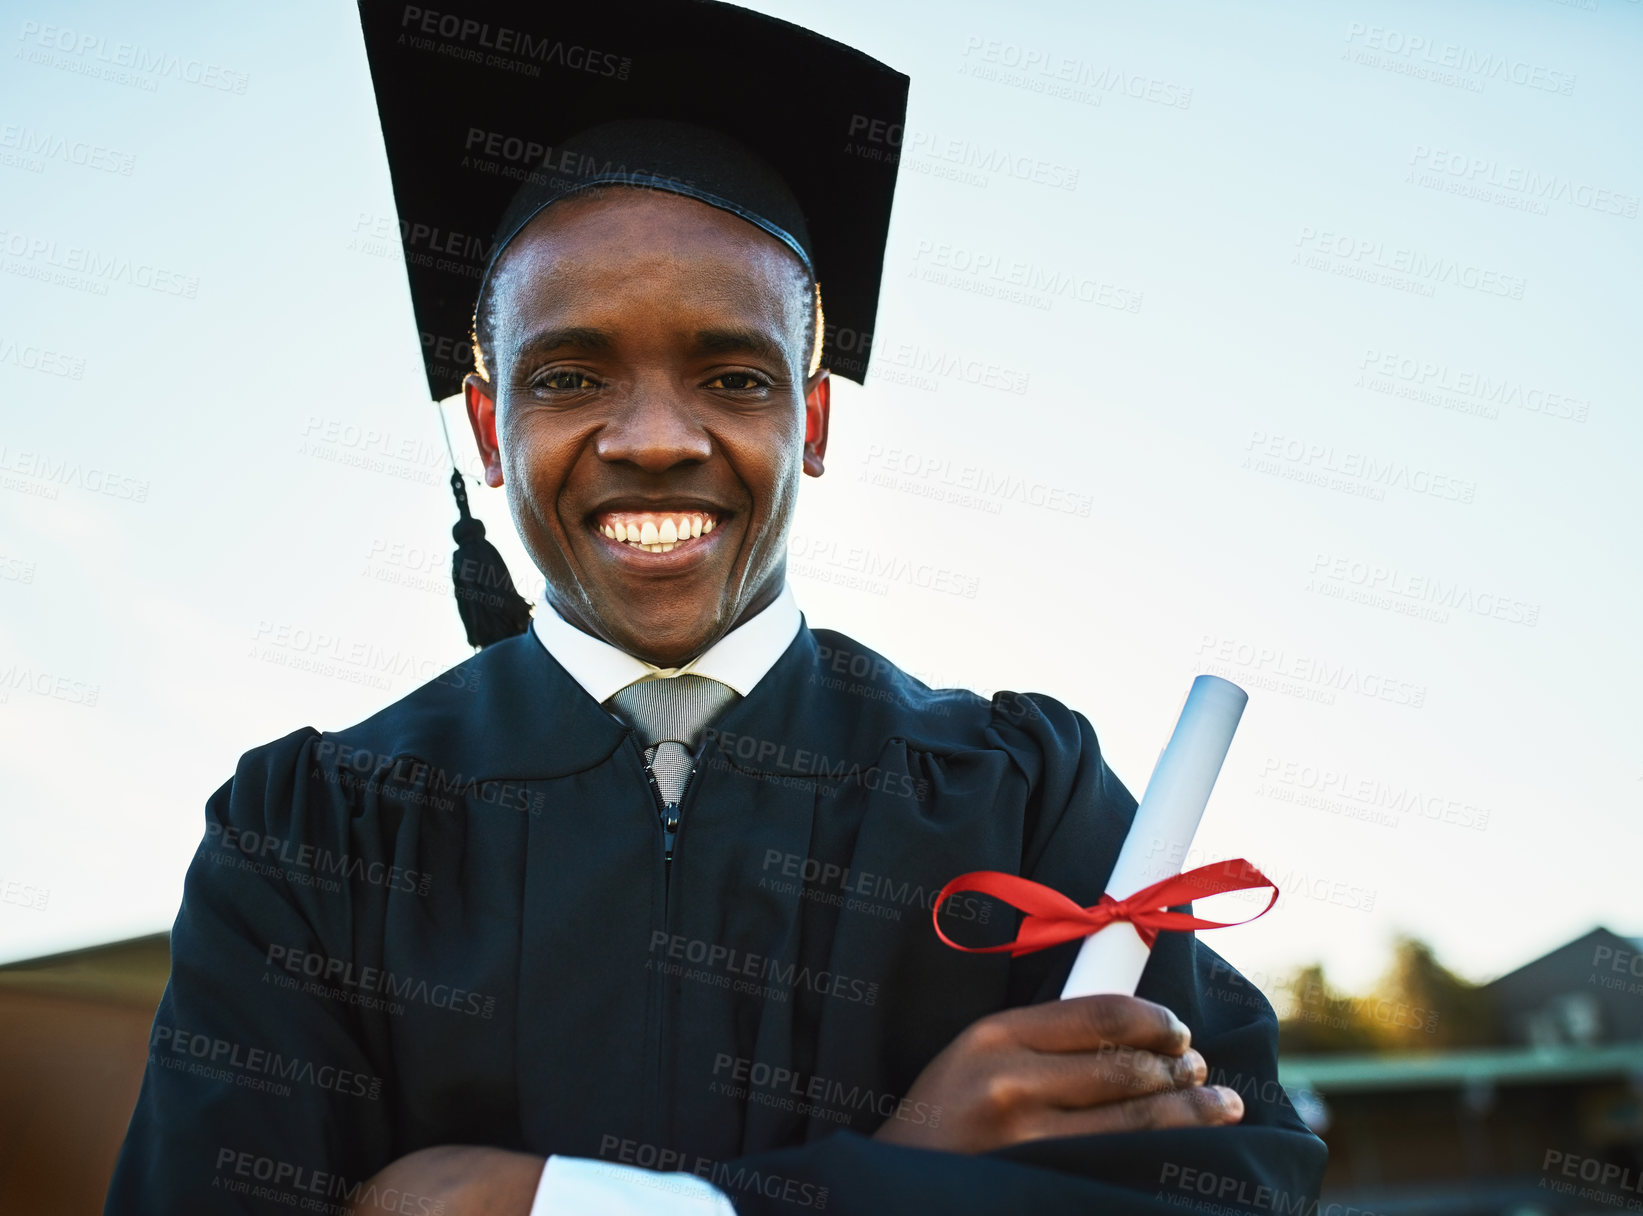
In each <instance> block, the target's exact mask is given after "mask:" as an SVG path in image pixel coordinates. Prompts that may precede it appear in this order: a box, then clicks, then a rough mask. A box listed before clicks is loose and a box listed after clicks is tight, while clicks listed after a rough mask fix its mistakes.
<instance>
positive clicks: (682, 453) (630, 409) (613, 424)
mask: <svg viewBox="0 0 1643 1216" xmlns="http://www.w3.org/2000/svg"><path fill="white" fill-rule="evenodd" d="M594 451H595V452H596V453H597V454H598V456H599V459H600V460H604V461H609V462H611V463H627V464H632V465H637V466H638V467H639V468H641V469H643V470H645V471H646V472H647V473H665V472H667V470H669V469H671V468H673V467H674V466H675V465H680V464H700V463H702V462H704V461H706V460H707V459H708V457H709V456H711V455H712V454H713V442H712V440H711V439H710V438H709V437H708V434H707V432H706V431H705V430H703V429H702V427H701V424H700V423H699V422H698V421H697V419H696V417H695V415H694V413H693V412H692V411H691V409H690V407H689V405H688V403H686V402H684V401H681V400H679V399H678V397H677V396H676V395H675V394H673V393H671V392H669V391H668V389H667V388H666V387H663V386H650V387H644V386H639V387H637V389H636V391H635V392H634V393H633V394H632V395H631V396H630V397H628V399H627V400H626V401H624V402H622V404H621V405H620V406H618V407H617V409H616V412H615V414H614V415H613V416H612V418H611V420H610V421H609V422H608V423H606V424H605V426H604V427H603V428H602V429H601V430H600V432H599V435H598V437H597V438H596V439H595V440H594Z"/></svg>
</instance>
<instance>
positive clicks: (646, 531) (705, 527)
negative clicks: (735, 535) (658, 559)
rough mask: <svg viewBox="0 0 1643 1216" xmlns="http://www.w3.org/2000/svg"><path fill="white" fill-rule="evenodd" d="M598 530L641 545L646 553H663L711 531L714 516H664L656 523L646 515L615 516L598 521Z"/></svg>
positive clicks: (629, 543) (638, 547)
mask: <svg viewBox="0 0 1643 1216" xmlns="http://www.w3.org/2000/svg"><path fill="white" fill-rule="evenodd" d="M600 531H602V532H603V533H604V534H605V535H606V536H608V537H610V538H611V539H612V540H618V541H621V542H622V543H623V544H628V545H632V546H633V547H634V548H636V549H643V550H644V551H645V552H646V553H666V552H668V551H669V550H671V549H672V548H673V547H674V546H675V545H677V544H680V543H683V542H684V541H687V540H694V539H695V538H696V537H698V536H703V535H705V534H707V533H709V532H711V531H713V519H712V518H711V517H710V516H703V515H680V516H678V517H677V518H674V517H671V516H664V517H663V518H662V522H661V525H660V526H659V527H658V526H657V524H656V523H655V521H653V520H649V519H647V520H645V521H644V522H643V523H624V522H622V521H621V520H614V521H612V522H611V523H608V524H603V525H601V526H600Z"/></svg>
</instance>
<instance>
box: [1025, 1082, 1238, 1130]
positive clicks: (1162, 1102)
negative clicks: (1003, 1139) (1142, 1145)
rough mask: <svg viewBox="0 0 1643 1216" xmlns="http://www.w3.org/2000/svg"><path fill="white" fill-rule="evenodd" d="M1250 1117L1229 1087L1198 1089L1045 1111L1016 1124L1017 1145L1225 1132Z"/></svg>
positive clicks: (1200, 1086) (1197, 1087) (1204, 1087)
mask: <svg viewBox="0 0 1643 1216" xmlns="http://www.w3.org/2000/svg"><path fill="white" fill-rule="evenodd" d="M1243 1117H1244V1100H1243V1099H1242V1098H1240V1097H1239V1096H1238V1091H1237V1090H1235V1089H1228V1088H1227V1087H1226V1086H1224V1085H1197V1086H1191V1087H1188V1088H1186V1089H1175V1090H1170V1091H1168V1092H1166V1093H1156V1094H1148V1095H1147V1096H1146V1097H1142V1098H1131V1099H1129V1100H1128V1101H1125V1102H1113V1103H1109V1104H1107V1105H1104V1106H1092V1107H1089V1108H1087V1109H1085V1110H1043V1111H1039V1112H1036V1113H1035V1114H1029V1115H1025V1116H1023V1117H1022V1118H1018V1119H1016V1120H1014V1121H1013V1122H1012V1124H1011V1125H1010V1126H1011V1133H1010V1134H1011V1137H1012V1139H1011V1143H1018V1142H1020V1141H1022V1140H1039V1139H1044V1138H1046V1137H1050V1136H1091V1135H1105V1134H1110V1133H1114V1132H1138V1131H1161V1130H1165V1129H1168V1128H1180V1127H1222V1126H1226V1125H1228V1124H1232V1123H1237V1122H1238V1121H1239V1120H1240V1119H1242V1118H1243Z"/></svg>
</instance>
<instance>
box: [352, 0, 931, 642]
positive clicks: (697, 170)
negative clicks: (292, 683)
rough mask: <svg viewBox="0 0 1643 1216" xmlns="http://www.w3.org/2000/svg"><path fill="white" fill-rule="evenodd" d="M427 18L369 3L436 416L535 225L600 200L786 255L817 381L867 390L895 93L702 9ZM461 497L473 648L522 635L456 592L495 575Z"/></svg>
mask: <svg viewBox="0 0 1643 1216" xmlns="http://www.w3.org/2000/svg"><path fill="white" fill-rule="evenodd" d="M434 3H436V4H439V5H440V7H438V8H434V7H422V6H419V5H414V4H407V3H404V2H403V0H360V21H361V24H362V25H363V27H364V33H365V50H366V54H367V57H368V58H369V60H370V65H371V78H372V83H373V84H374V86H375V88H376V96H377V109H378V112H379V114H380V116H381V120H382V134H383V139H384V142H385V144H386V147H387V152H388V168H389V172H390V174H391V176H392V178H393V188H394V203H395V206H396V208H397V209H398V212H399V223H400V237H401V241H402V243H403V245H404V249H405V265H406V272H407V275H408V277H409V279H410V287H411V303H412V307H413V309H414V311H415V313H416V321H417V328H418V330H419V331H420V336H421V341H422V354H423V361H424V364H425V367H426V370H427V374H428V388H429V391H430V392H431V393H432V394H433V397H434V399H435V400H436V401H437V400H442V399H444V398H446V397H449V396H451V395H452V394H453V393H456V392H458V391H460V389H461V387H462V377H463V376H464V375H465V374H466V373H467V372H469V371H472V370H473V367H474V363H473V356H472V350H471V346H470V335H471V333H472V324H473V315H474V306H475V303H476V301H477V299H478V295H479V289H480V285H481V283H482V282H483V281H484V279H485V277H486V275H487V274H488V272H489V269H490V267H491V264H492V262H493V261H494V260H495V258H496V255H497V254H498V253H499V252H500V250H501V249H502V248H503V247H504V246H505V245H506V243H507V241H508V240H509V239H511V237H512V236H514V235H515V234H516V233H517V232H518V231H519V229H520V228H522V227H523V226H524V224H525V223H527V222H528V221H529V220H530V218H531V216H533V215H534V214H535V213H536V212H537V211H538V210H540V209H541V207H543V206H546V205H547V204H548V203H549V202H552V201H553V200H554V199H556V198H560V197H563V196H564V195H565V194H567V193H570V192H573V191H575V190H578V189H582V188H586V187H588V186H592V185H597V184H600V183H604V182H620V183H625V184H633V185H644V186H651V187H654V188H658V189H664V190H672V191H675V192H677V193H681V194H686V195H690V196H692V197H695V198H699V199H702V200H703V201H706V202H709V203H712V204H713V205H715V206H719V207H723V208H725V209H726V210H730V211H733V212H735V213H736V214H738V215H741V216H742V217H743V218H744V219H747V220H749V221H750V222H752V223H755V224H757V225H758V226H760V227H761V228H764V229H765V230H766V231H767V232H770V233H771V234H772V235H774V236H776V237H777V239H779V240H781V241H783V242H784V243H785V244H787V245H788V246H789V247H790V248H792V249H793V250H794V252H795V253H796V254H798V256H799V257H800V258H801V259H802V260H803V261H804V262H805V263H806V265H807V266H808V267H809V268H810V270H811V272H812V274H813V275H814V276H815V279H816V281H817V283H818V284H819V285H820V287H821V291H822V299H823V302H824V306H825V308H826V321H827V324H826V327H825V329H824V331H823V334H822V361H823V363H824V364H825V365H826V366H827V367H829V368H831V369H832V370H833V372H834V373H836V374H838V375H841V376H845V377H848V378H849V379H851V380H855V381H857V382H858V383H859V382H861V381H862V380H863V379H864V377H865V375H866V371H867V360H868V354H869V351H870V350H871V346H872V335H873V319H874V316H875V314H876V313H877V310H878V297H879V281H880V278H881V277H882V273H883V268H884V247H885V242H886V239H887V237H888V233H889V226H890V203H891V197H892V195H893V194H894V191H895V183H896V167H897V162H898V161H899V159H900V150H901V134H902V130H903V123H904V119H905V115H906V111H907V87H908V79H907V77H906V76H904V75H902V74H901V73H900V72H897V71H894V70H893V69H891V68H889V67H886V66H885V65H884V64H882V63H879V62H878V61H877V60H875V59H872V58H870V57H868V56H866V55H863V54H862V53H861V52H859V51H856V50H853V49H852V48H850V47H847V46H845V45H843V44H842V43H838V42H834V41H832V40H831V39H827V38H823V37H821V36H820V35H818V34H814V33H812V32H810V31H809V30H806V29H803V28H801V27H799V26H796V25H791V24H789V23H788V22H785V21H779V20H776V19H775V18H773V17H766V16H764V15H762V14H760V13H754V12H751V11H749V10H747V9H743V8H737V7H735V6H734V5H729V4H720V3H716V2H715V0H595V2H593V3H579V4H575V5H569V4H557V5H551V6H550V5H541V4H533V3H529V2H528V0H434ZM453 487H454V488H455V489H456V491H457V498H458V504H459V507H460V508H461V515H462V522H461V523H459V524H458V525H457V529H456V534H457V540H458V545H459V549H458V553H457V559H456V565H457V584H458V597H459V606H460V607H461V608H462V613H463V620H464V623H465V624H467V626H468V637H469V641H470V642H472V643H473V644H474V645H485V644H486V643H488V642H489V641H494V640H497V638H498V637H505V636H509V635H511V634H513V633H518V632H520V631H522V630H523V629H524V628H525V627H526V621H527V620H528V617H527V616H526V615H525V610H524V609H522V608H520V607H519V605H520V604H523V601H522V600H519V597H518V595H517V593H515V592H514V591H513V587H512V584H511V582H509V583H508V584H507V588H506V594H505V595H498V592H499V591H500V584H498V583H497V582H496V578H495V575H494V574H492V573H490V572H488V571H487V572H483V573H482V577H481V579H480V585H478V586H474V585H472V582H471V580H470V583H469V585H467V586H465V585H464V577H463V573H462V566H463V563H464V553H465V552H467V553H468V554H469V557H470V559H478V560H480V561H481V562H482V564H488V563H489V562H490V561H491V559H492V558H494V559H495V566H496V568H497V570H501V559H500V558H499V557H496V556H495V550H494V549H492V548H491V547H490V545H489V544H488V543H486V542H484V540H483V536H484V529H483V525H481V524H479V523H478V521H476V520H473V519H471V517H470V516H469V514H468V511H467V504H466V501H465V497H466V496H465V494H464V492H463V489H462V486H461V482H460V478H457V477H453ZM475 530H477V535H476V533H475ZM479 546H483V550H488V551H489V552H488V553H484V552H483V551H482V550H481V549H480V548H479ZM500 577H501V579H504V580H505V579H506V578H507V575H506V572H505V571H501V574H500ZM486 584H488V588H487V586H486ZM493 600H499V601H500V602H499V603H495V604H492V603H490V601H493ZM514 601H518V603H517V604H516V603H514Z"/></svg>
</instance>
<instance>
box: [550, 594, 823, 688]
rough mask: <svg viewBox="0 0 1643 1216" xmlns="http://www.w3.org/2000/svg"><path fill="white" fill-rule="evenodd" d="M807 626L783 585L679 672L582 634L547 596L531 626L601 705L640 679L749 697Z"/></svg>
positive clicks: (795, 601)
mask: <svg viewBox="0 0 1643 1216" xmlns="http://www.w3.org/2000/svg"><path fill="white" fill-rule="evenodd" d="M803 621H804V618H803V617H802V616H801V615H800V613H799V603H798V601H797V600H796V599H795V598H794V597H793V588H792V586H791V585H790V584H788V583H785V582H784V583H783V584H782V590H781V594H780V595H778V596H777V597H776V598H775V599H774V600H773V601H772V602H771V603H770V604H768V605H767V606H766V607H765V608H763V609H761V610H760V612H759V613H758V615H756V616H753V617H750V618H749V619H747V620H745V621H743V622H742V623H741V624H740V625H737V626H736V628H734V629H732V630H731V631H730V632H729V633H727V634H725V635H724V637H722V638H720V639H719V640H718V641H717V642H715V643H713V645H712V646H710V647H708V649H707V650H706V652H704V653H703V654H701V655H699V656H697V658H696V659H695V660H694V661H692V662H689V663H686V664H685V665H684V666H683V667H677V668H675V667H668V668H662V667H657V666H656V665H655V664H653V663H647V662H645V661H644V660H643V659H638V658H635V657H634V656H633V655H631V654H628V653H627V652H626V651H622V650H618V649H616V647H614V646H612V645H611V644H610V643H609V642H607V641H605V640H604V639H603V638H596V637H594V636H593V635H592V634H591V633H583V632H582V631H581V630H580V629H578V628H577V627H576V626H575V625H572V624H571V623H570V622H569V621H567V620H565V618H564V617H562V616H560V615H559V613H558V612H556V611H555V610H554V607H553V605H552V604H550V603H548V602H547V598H546V596H544V597H543V599H542V600H541V601H540V602H539V603H538V604H537V607H536V614H535V617H534V619H533V620H532V622H531V627H532V629H533V630H534V631H535V633H536V640H537V641H539V642H541V643H542V645H543V647H544V648H545V649H546V650H547V652H548V653H549V654H551V655H552V656H553V657H554V658H555V659H557V660H558V662H559V665H560V666H561V667H563V668H564V669H565V670H566V671H568V672H570V674H571V677H572V678H573V679H575V681H576V682H577V683H578V684H580V685H581V686H582V687H583V688H584V689H586V690H587V694H588V696H590V697H592V698H593V699H594V700H595V701H598V702H599V703H600V704H601V705H602V704H604V703H605V702H606V701H607V700H609V699H610V698H611V697H612V696H613V695H615V694H616V693H617V692H619V691H621V690H622V689H624V688H626V687H627V686H628V685H629V684H632V683H634V682H635V681H637V680H643V679H645V678H646V677H654V678H666V677H667V676H675V675H684V674H686V673H689V674H691V675H698V676H707V677H708V678H709V679H713V680H718V681H719V682H720V683H721V684H728V685H729V686H730V687H731V688H733V689H734V690H735V691H736V692H738V693H740V694H741V695H742V696H744V697H745V696H747V695H748V693H750V692H752V691H753V688H754V686H755V685H756V684H758V682H759V681H760V680H762V679H764V674H765V672H767V671H769V670H770V669H771V668H772V667H774V666H775V665H776V660H777V659H779V658H781V657H782V654H783V653H784V652H785V651H786V650H787V648H788V646H789V645H790V644H791V643H792V641H793V638H794V637H795V636H796V635H797V634H798V632H799V626H800V625H801V624H803Z"/></svg>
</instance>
